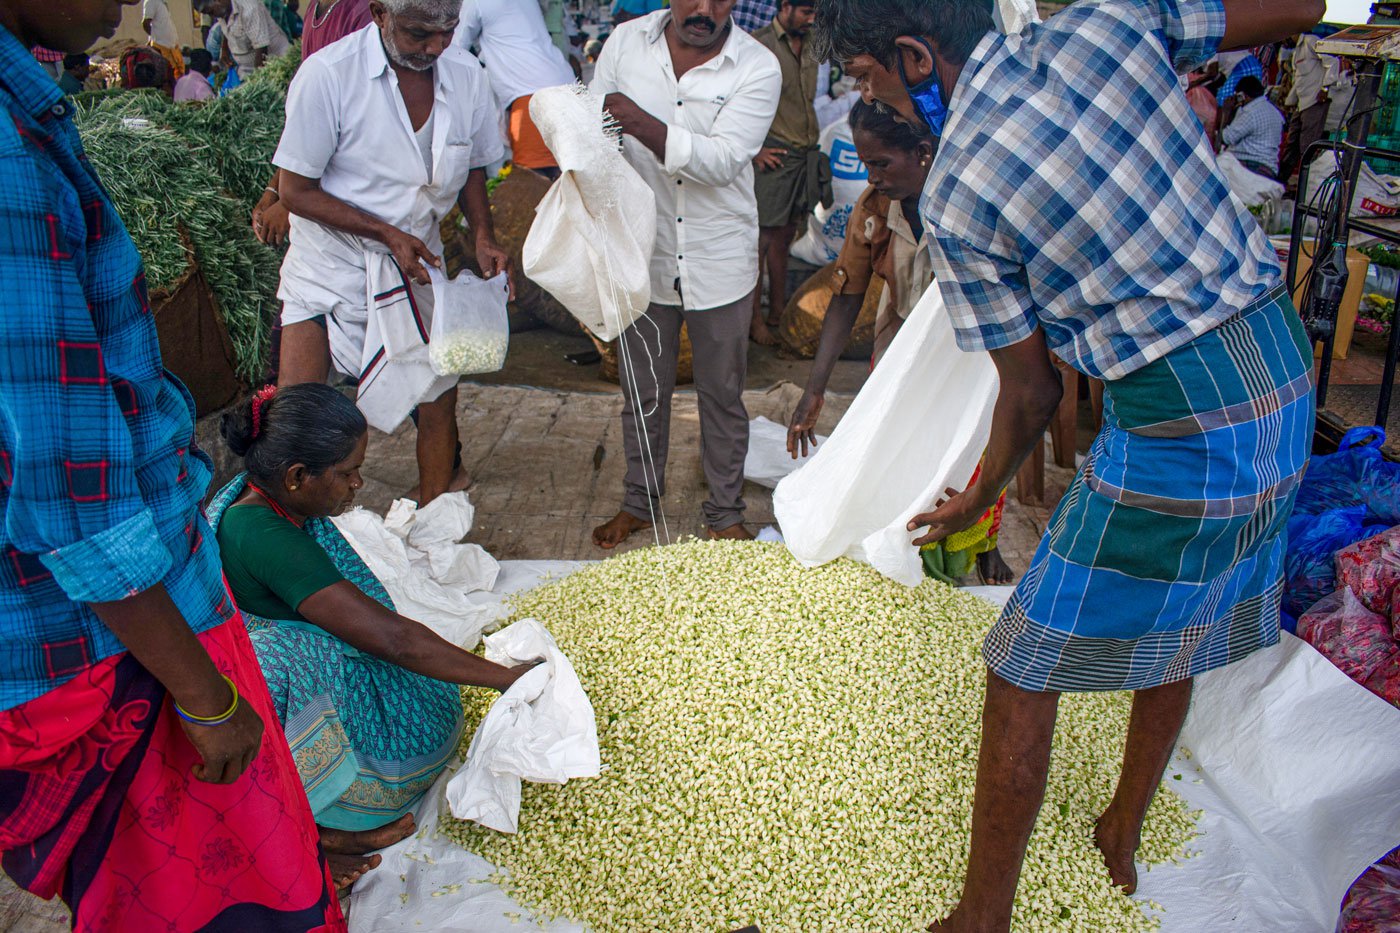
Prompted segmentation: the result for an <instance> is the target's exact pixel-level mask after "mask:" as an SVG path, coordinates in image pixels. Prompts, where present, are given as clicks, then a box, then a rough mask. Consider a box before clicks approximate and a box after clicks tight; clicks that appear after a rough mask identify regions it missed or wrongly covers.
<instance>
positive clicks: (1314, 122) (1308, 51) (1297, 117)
mask: <svg viewBox="0 0 1400 933" xmlns="http://www.w3.org/2000/svg"><path fill="white" fill-rule="evenodd" d="M1292 62H1293V86H1292V87H1291V88H1289V90H1288V97H1287V98H1286V99H1285V100H1284V102H1283V105H1284V107H1285V108H1286V109H1287V110H1288V111H1289V114H1290V116H1289V119H1288V146H1287V148H1286V149H1285V151H1284V154H1283V158H1282V159H1281V160H1280V162H1279V173H1278V174H1279V180H1280V181H1282V182H1283V183H1284V184H1285V185H1289V186H1290V187H1291V186H1292V179H1293V176H1294V174H1295V173H1296V172H1297V171H1298V166H1299V165H1300V164H1301V163H1302V161H1303V153H1304V152H1306V151H1307V149H1308V147H1309V146H1311V145H1312V144H1313V143H1315V142H1317V141H1318V140H1319V139H1321V138H1322V135H1323V133H1324V132H1325V129H1326V126H1327V108H1328V104H1329V99H1328V96H1327V87H1326V85H1327V64H1326V63H1325V62H1323V60H1322V56H1320V55H1318V54H1317V36H1314V35H1312V34H1310V33H1309V34H1307V35H1304V36H1302V37H1301V38H1300V39H1299V40H1298V45H1297V46H1296V47H1295V48H1294V49H1293V58H1292Z"/></svg>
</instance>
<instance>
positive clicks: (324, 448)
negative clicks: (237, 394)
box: [209, 383, 533, 841]
mask: <svg viewBox="0 0 1400 933" xmlns="http://www.w3.org/2000/svg"><path fill="white" fill-rule="evenodd" d="M222 431H223V435H224V439H225V441H226V442H227V443H228V446H229V449H230V450H231V451H232V452H233V453H234V454H235V455H236V456H238V457H240V458H241V459H242V461H243V465H244V472H242V473H240V474H239V475H238V476H236V477H234V479H233V480H231V481H230V482H229V484H228V485H227V486H225V487H224V488H223V489H222V490H220V491H219V493H218V494H217V495H216V496H215V497H214V499H213V501H212V502H211V503H210V506H209V521H210V523H211V524H212V525H213V527H214V531H215V534H216V535H217V537H218V541H219V553H220V555H221V557H222V558H223V565H224V572H225V573H226V574H227V577H228V581H229V589H230V590H231V591H232V593H233V598H234V601H235V602H236V603H237V604H238V608H239V610H240V611H241V612H242V613H243V614H244V618H245V619H246V620H247V623H248V633H249V639H250V640H251V641H252V643H253V650H254V652H255V653H256V654H257V656H258V663H259V664H260V665H261V666H262V670H263V674H264V676H265V677H266V679H267V683H268V689H269V690H270V691H271V693H272V701H273V704H274V705H275V706H276V708H277V718H278V721H279V722H280V723H281V725H282V726H283V731H284V732H285V733H286V734H287V735H288V736H289V738H290V741H292V742H293V747H292V757H293V759H294V760H295V761H296V762H297V769H298V771H299V773H300V775H301V782H302V785H303V786H304V787H305V788H306V794H307V798H308V799H309V800H310V801H311V812H312V813H313V814H315V817H316V823H317V826H318V827H319V830H320V833H321V838H322V840H323V841H324V840H328V839H334V838H335V837H336V836H337V835H339V834H342V833H347V832H380V833H382V834H385V835H386V836H388V837H391V838H401V837H402V836H405V835H407V834H408V833H410V832H412V831H413V830H414V828H415V827H414V825H413V816H412V808H413V807H414V806H415V805H416V804H417V803H418V801H419V800H421V799H422V797H423V794H424V793H425V792H426V791H427V789H428V788H429V787H430V786H431V785H432V783H433V781H434V780H436V779H437V776H438V775H439V774H441V773H442V771H443V769H444V768H445V767H446V766H447V763H448V761H450V760H451V759H452V758H453V757H454V756H455V755H456V754H457V746H458V744H459V742H460V741H461V737H462V692H461V689H460V687H459V686H458V685H459V684H460V685H464V686H474V687H485V688H488V689H493V690H500V691H504V690H506V689H507V688H508V687H509V686H510V685H511V684H512V683H514V682H515V681H516V680H517V679H518V678H519V677H520V675H521V674H523V673H524V672H525V671H527V670H529V669H530V668H531V667H533V665H529V664H526V665H520V666H517V667H510V668H507V667H502V666H501V665H499V664H493V663H491V662H490V661H487V660H486V659H485V658H482V657H481V656H479V655H477V654H473V653H472V652H470V651H466V650H463V649H462V648H459V647H458V646H456V645H454V644H452V643H450V642H447V641H444V640H443V639H442V638H441V637H439V636H438V635H437V634H436V633H434V632H433V630H432V629H430V628H428V627H427V626H425V625H423V624H421V623H419V622H416V621H414V620H413V619H410V618H406V617H405V616H402V615H399V614H398V613H397V612H396V611H395V609H394V603H393V600H392V599H390V597H389V594H388V592H387V591H386V590H385V589H384V584H383V583H382V582H381V581H380V580H379V579H378V578H377V577H376V576H375V575H374V573H373V571H371V570H370V569H369V568H368V567H367V566H365V563H364V561H363V560H361V559H360V557H359V555H357V554H356V553H355V550H354V548H352V547H351V546H350V544H349V543H348V542H347V541H346V540H345V538H344V537H343V536H341V534H340V532H339V531H337V530H336V527H335V524H334V523H333V522H332V521H331V517H332V516H335V515H340V514H342V513H343V512H344V511H345V510H346V509H348V508H349V507H350V505H351V503H352V502H353V501H354V498H355V492H356V491H357V490H358V489H359V488H360V486H361V485H362V480H361V479H360V467H361V465H362V464H363V462H364V457H365V445H366V443H367V442H368V434H369V431H368V427H367V425H366V424H365V419H364V416H363V415H361V414H360V412H359V411H358V410H357V409H356V408H355V403H354V402H352V401H350V400H349V399H348V398H346V397H345V396H344V395H341V394H340V392H339V391H337V390H336V389H333V388H331V387H330V386H328V385H320V384H317V383H304V384H302V385H295V386H288V387H287V388H285V389H280V390H279V389H274V388H272V387H268V388H266V389H263V390H262V391H259V392H258V393H256V394H254V396H253V398H252V399H251V400H250V401H248V402H244V403H243V404H242V405H240V406H238V407H237V408H235V409H233V410H232V411H230V412H228V413H227V414H225V415H224V417H223V423H222Z"/></svg>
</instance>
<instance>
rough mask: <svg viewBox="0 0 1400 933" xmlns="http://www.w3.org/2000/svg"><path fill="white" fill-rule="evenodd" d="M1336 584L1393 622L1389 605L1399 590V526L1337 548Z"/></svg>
mask: <svg viewBox="0 0 1400 933" xmlns="http://www.w3.org/2000/svg"><path fill="white" fill-rule="evenodd" d="M1337 585H1338V586H1345V587H1347V588H1348V589H1350V590H1351V591H1352V592H1353V593H1355V594H1356V597H1357V599H1359V600H1361V604H1362V605H1363V606H1365V607H1366V608H1367V609H1369V610H1371V611H1372V612H1377V613H1380V614H1381V615H1384V616H1387V617H1388V618H1389V619H1390V621H1391V622H1392V623H1393V622H1395V621H1396V617H1395V615H1394V613H1393V607H1394V605H1395V597H1396V593H1397V591H1400V526H1396V527H1395V528H1392V529H1390V530H1389V531H1386V532H1383V533H1381V534H1378V535H1375V536H1374V537H1371V538H1367V539H1366V540H1364V541H1358V542H1356V543H1355V544H1353V545H1350V546H1348V547H1346V548H1344V549H1342V550H1341V551H1339V552H1338V553H1337Z"/></svg>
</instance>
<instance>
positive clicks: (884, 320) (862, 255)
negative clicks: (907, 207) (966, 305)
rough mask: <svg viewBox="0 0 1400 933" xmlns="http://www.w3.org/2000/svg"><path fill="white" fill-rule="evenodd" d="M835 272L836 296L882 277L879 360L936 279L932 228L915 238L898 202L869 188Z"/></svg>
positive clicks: (858, 203)
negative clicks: (931, 252)
mask: <svg viewBox="0 0 1400 933" xmlns="http://www.w3.org/2000/svg"><path fill="white" fill-rule="evenodd" d="M832 276H833V281H832V291H833V293H834V294H837V295H863V294H865V291H866V289H868V288H869V287H870V281H871V279H872V278H873V277H875V276H879V277H880V278H882V279H884V281H885V290H884V293H883V294H882V295H881V296H880V307H879V310H878V311H877V312H876V314H875V360H876V362H879V359H880V357H881V356H883V355H884V352H885V350H886V349H888V348H889V345H890V342H891V341H892V340H894V335H895V334H896V333H898V331H899V325H900V324H901V323H903V321H904V319H905V318H907V317H909V313H910V312H911V311H913V310H914V306H915V305H917V304H918V303H919V299H920V298H922V297H923V295H924V292H925V291H927V289H928V287H929V284H930V283H931V282H932V281H933V266H932V262H931V261H930V258H929V253H928V232H927V230H926V231H925V232H924V236H923V238H922V239H920V240H915V239H914V231H913V230H912V229H910V227H909V222H908V221H907V220H905V219H904V211H903V210H902V209H901V207H900V202H898V201H891V200H890V199H889V198H887V197H885V196H884V195H882V194H880V193H879V192H878V191H876V190H875V189H874V188H873V187H869V188H866V189H865V191H864V192H862V193H861V196H860V197H859V198H858V199H857V200H856V204H855V207H854V208H852V209H851V218H850V220H848V221H847V222H846V242H845V243H844V244H843V245H842V247H841V255H840V256H838V257H836V269H835V271H834V272H833V273H832Z"/></svg>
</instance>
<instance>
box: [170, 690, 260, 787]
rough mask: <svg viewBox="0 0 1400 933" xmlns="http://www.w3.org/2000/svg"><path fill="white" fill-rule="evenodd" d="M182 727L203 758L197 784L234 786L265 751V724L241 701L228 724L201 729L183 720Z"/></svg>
mask: <svg viewBox="0 0 1400 933" xmlns="http://www.w3.org/2000/svg"><path fill="white" fill-rule="evenodd" d="M180 725H181V727H182V728H183V729H184V730H185V737H186V738H188V739H189V740H190V744H191V745H193V746H194V750H195V752H196V753H197V754H198V755H199V757H200V763H199V764H197V765H195V766H194V769H193V773H194V777H195V780H198V781H203V782H204V783H206V784H232V783H233V782H234V781H236V780H238V778H239V777H240V776H242V774H243V772H244V771H246V770H248V766H249V765H250V764H252V763H253V759H254V758H256V757H258V749H259V748H261V747H262V735H263V721H262V719H260V718H259V717H258V714H257V713H255V712H253V708H252V707H251V706H249V705H248V703H247V702H246V701H245V700H243V699H242V698H241V697H240V698H239V700H238V709H236V710H234V713H233V717H232V718H230V719H229V720H228V722H225V723H221V724H219V725H217V726H201V725H199V724H198V723H193V722H186V721H185V720H183V719H181V720H180Z"/></svg>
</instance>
